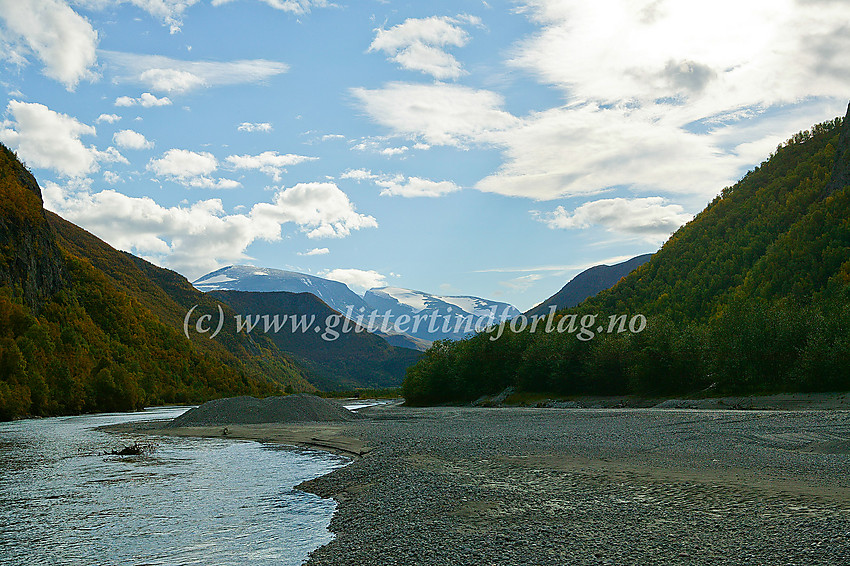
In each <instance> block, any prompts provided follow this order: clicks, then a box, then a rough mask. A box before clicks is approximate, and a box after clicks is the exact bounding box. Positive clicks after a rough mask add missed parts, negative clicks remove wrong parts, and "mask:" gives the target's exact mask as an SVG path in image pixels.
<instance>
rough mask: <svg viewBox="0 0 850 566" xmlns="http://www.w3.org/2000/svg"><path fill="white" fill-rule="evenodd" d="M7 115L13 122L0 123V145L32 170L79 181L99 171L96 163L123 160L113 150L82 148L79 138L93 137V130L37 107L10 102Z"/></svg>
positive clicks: (93, 147)
mask: <svg viewBox="0 0 850 566" xmlns="http://www.w3.org/2000/svg"><path fill="white" fill-rule="evenodd" d="M7 112H8V114H10V115H11V116H12V119H13V120H14V121H9V120H6V121H4V122H2V129H0V141H2V142H3V143H5V144H6V145H8V146H10V147H11V148H13V149H15V150H16V151H17V152H18V155H20V156H21V158H22V159H23V160H24V161H26V162H27V164H29V165H31V166H33V167H41V168H45V169H53V170H54V171H56V172H57V173H59V174H60V175H63V176H66V177H81V176H84V175H87V174H89V173H91V172H93V171H97V170H98V169H99V165H98V162H99V161H106V162H123V163H126V162H127V160H126V159H125V158H124V157H123V156H122V155H121V154H120V153H119V152H118V150H116V149H115V148H114V147H109V148H107V149H106V150H103V151H100V150H98V149H97V148H96V147H95V146H86V145H85V144H83V142H82V141H81V140H80V138H81V137H82V136H93V135H95V134H96V133H97V132H96V130H95V128H94V127H93V126H89V125H88V124H84V123H82V122H80V121H79V120H77V119H76V118H73V117H71V116H68V115H67V114H61V113H59V112H55V111H53V110H50V109H49V108H48V107H47V106H45V105H43V104H38V103H30V102H20V101H17V100H13V101H11V102H9V105H8V106H7Z"/></svg>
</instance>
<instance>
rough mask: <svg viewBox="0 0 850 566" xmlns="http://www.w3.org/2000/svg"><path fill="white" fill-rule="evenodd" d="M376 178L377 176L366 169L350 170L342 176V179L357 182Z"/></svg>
mask: <svg viewBox="0 0 850 566" xmlns="http://www.w3.org/2000/svg"><path fill="white" fill-rule="evenodd" d="M376 177H377V175H373V174H372V172H371V171H367V170H366V169H348V170H347V171H345V172H344V173H343V174H342V175H340V178H341V179H354V180H356V181H364V180H366V179H374V178H376Z"/></svg>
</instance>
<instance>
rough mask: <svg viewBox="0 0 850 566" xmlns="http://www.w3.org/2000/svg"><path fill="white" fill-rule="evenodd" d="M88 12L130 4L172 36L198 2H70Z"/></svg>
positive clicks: (183, 0) (127, 0) (82, 0)
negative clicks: (159, 24) (150, 17)
mask: <svg viewBox="0 0 850 566" xmlns="http://www.w3.org/2000/svg"><path fill="white" fill-rule="evenodd" d="M72 3H73V4H75V5H77V6H81V7H84V8H87V9H89V10H103V9H105V8H108V7H110V6H112V5H115V4H125V3H127V4H132V5H134V6H136V7H137V8H140V9H142V10H144V11H145V12H147V13H148V14H150V15H151V16H153V17H154V18H156V19H158V20H160V21H161V22H162V23H163V24H164V25H167V26H168V27H169V29H170V31H171V33H172V34H174V33H177V32H179V31H180V28H181V26H182V25H183V16H184V14H185V12H186V10H187V9H188V8H190V7H192V6H194V5H195V4H197V3H198V0H72Z"/></svg>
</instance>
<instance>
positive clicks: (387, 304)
mask: <svg viewBox="0 0 850 566" xmlns="http://www.w3.org/2000/svg"><path fill="white" fill-rule="evenodd" d="M363 299H364V300H365V301H366V302H367V303H368V304H369V306H370V307H371V308H372V309H374V310H376V311H378V312H379V313H381V314H383V313H391V320H398V317H399V316H401V315H407V316H408V317H411V318H413V317H418V318H419V320H421V321H422V322H421V323H420V324H419V326H418V327H417V328H414V327H413V325H412V324H408V325H406V326H408V327H409V328H408V329H406V330H405V331H406V332H407V334H410V335H411V336H415V337H417V338H422V339H425V340H431V341H433V340H441V339H443V338H452V339H457V338H462V337H463V336H465V335H466V334H468V333H469V332H470V330H469V329H473V330H481V329H482V328H483V327H484V326H487V325H491V324H498V323H500V322H502V321H504V320H507V319H510V318H513V317H514V316H516V315H518V314H520V311H519V310H517V309H516V308H515V307H514V306H513V305H510V304H508V303H502V302H498V301H490V300H487V299H482V298H479V297H466V296H443V295H432V294H430V293H425V292H422V291H413V290H411V289H402V288H400V287H380V288H375V289H370V290H368V291H366V294H365V295H364V296H363ZM432 321H433V322H432Z"/></svg>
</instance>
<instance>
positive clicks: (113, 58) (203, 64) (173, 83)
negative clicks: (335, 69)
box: [100, 51, 289, 94]
mask: <svg viewBox="0 0 850 566" xmlns="http://www.w3.org/2000/svg"><path fill="white" fill-rule="evenodd" d="M100 53H101V56H102V57H103V58H104V59H106V60H107V61H109V63H110V64H111V65H112V66H113V67H114V68H115V69H117V72H118V74H117V75H116V77H115V80H116V81H117V82H119V83H123V82H130V83H137V84H145V85H147V86H148V87H149V88H150V89H151V90H154V91H156V92H166V93H169V94H172V93H184V92H188V91H190V90H194V89H197V88H200V87H214V86H224V85H235V84H245V83H260V82H263V81H265V80H266V79H269V78H271V77H274V76H276V75H279V74H281V73H285V72H286V71H287V70H288V69H289V66H288V65H287V64H285V63H280V62H278V61H267V60H265V59H246V60H240V61H224V62H219V61H182V60H179V59H172V58H170V57H164V56H162V55H137V54H133V53H121V52H118V51H101V52H100Z"/></svg>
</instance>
